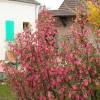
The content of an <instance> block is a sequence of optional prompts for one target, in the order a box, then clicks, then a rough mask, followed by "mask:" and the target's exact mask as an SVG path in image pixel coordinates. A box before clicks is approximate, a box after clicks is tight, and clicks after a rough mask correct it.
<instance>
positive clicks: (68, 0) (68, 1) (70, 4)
mask: <svg viewBox="0 0 100 100" xmlns="http://www.w3.org/2000/svg"><path fill="white" fill-rule="evenodd" d="M79 1H80V0H64V2H63V3H62V4H61V6H60V8H59V9H62V10H66V9H72V10H75V8H76V6H77V5H78V4H79Z"/></svg>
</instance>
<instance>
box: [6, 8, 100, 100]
mask: <svg viewBox="0 0 100 100" xmlns="http://www.w3.org/2000/svg"><path fill="white" fill-rule="evenodd" d="M69 33H70V40H69V41H67V42H62V43H61V48H62V50H61V51H59V50H58V49H57V47H56V45H55V43H56V38H55V35H57V34H58V32H57V29H56V26H55V19H54V17H53V15H52V14H51V13H50V12H48V11H47V10H45V9H43V10H42V11H41V12H40V14H39V20H38V22H37V31H36V32H35V33H30V32H28V31H27V32H23V33H21V34H18V35H17V37H16V39H15V43H14V44H10V49H11V50H13V52H14V53H15V54H16V55H17V58H16V61H17V62H19V63H20V64H19V66H18V69H16V68H13V67H9V65H6V66H5V71H6V73H7V74H8V77H9V80H10V82H11V84H12V86H13V87H14V89H15V91H16V94H17V95H18V96H19V99H20V100H67V99H71V100H87V99H89V98H91V100H96V95H95V87H96V86H97V85H98V82H99V73H100V72H99V70H100V67H99V66H100V62H99V61H100V47H99V43H100V37H98V35H97V37H98V38H99V39H98V40H96V48H95V47H94V46H93V45H92V44H91V43H89V42H88V38H87V36H88V35H89V34H91V33H92V30H91V28H88V27H87V17H86V16H81V15H80V14H79V15H78V14H77V17H76V20H75V22H74V23H73V25H72V26H71V27H70V29H69V32H68V33H66V35H65V36H66V38H67V34H69ZM97 34H100V31H99V30H98V31H97ZM97 55H98V56H97Z"/></svg>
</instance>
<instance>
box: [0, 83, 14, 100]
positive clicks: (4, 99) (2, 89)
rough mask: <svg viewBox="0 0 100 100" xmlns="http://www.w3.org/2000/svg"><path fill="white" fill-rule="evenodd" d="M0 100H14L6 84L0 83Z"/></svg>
mask: <svg viewBox="0 0 100 100" xmlns="http://www.w3.org/2000/svg"><path fill="white" fill-rule="evenodd" d="M0 100H16V99H15V97H14V96H13V95H12V92H11V88H10V86H9V85H8V84H6V83H5V84H1V83H0Z"/></svg>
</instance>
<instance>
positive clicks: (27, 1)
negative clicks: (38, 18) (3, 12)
mask: <svg viewBox="0 0 100 100" xmlns="http://www.w3.org/2000/svg"><path fill="white" fill-rule="evenodd" d="M9 1H17V2H24V3H29V4H37V5H40V3H39V2H37V1H36V0H9Z"/></svg>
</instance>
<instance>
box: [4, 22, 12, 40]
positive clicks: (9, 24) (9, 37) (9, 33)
mask: <svg viewBox="0 0 100 100" xmlns="http://www.w3.org/2000/svg"><path fill="white" fill-rule="evenodd" d="M6 41H14V21H6Z"/></svg>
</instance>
